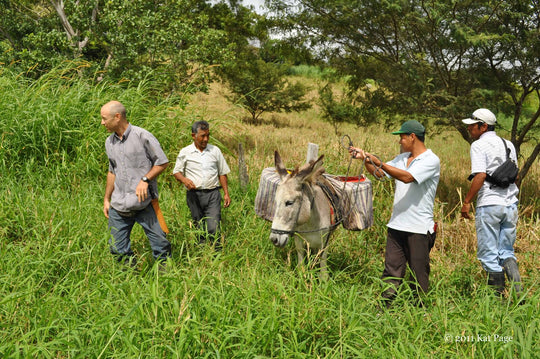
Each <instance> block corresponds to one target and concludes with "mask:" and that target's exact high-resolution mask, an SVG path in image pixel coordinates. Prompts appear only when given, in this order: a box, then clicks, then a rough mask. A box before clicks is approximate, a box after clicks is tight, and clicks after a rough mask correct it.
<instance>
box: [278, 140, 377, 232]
mask: <svg viewBox="0 0 540 359" xmlns="http://www.w3.org/2000/svg"><path fill="white" fill-rule="evenodd" d="M344 139H347V140H348V143H347V145H348V146H347V145H345V144H344V142H343V140H344ZM340 142H341V146H342V147H344V148H345V149H347V150H349V148H350V147H354V145H353V142H352V140H351V137H350V136H349V135H343V136H341V140H340ZM372 156H373V157H375V158H376V159H377V160H378V161H379V163H380V165H379V166H377V165H375V163H373V161H372V160H371V159H370V158H369V157H366V158H364V160H363V161H362V165H361V166H360V172H359V174H358V180H359V181H358V182H357V183H356V187H358V186H359V185H360V178H362V177H364V168H365V166H366V161H369V163H370V164H372V165H373V167H375V170H374V171H373V176H374V177H375V178H376V179H377V180H378V181H381V182H384V181H386V180H387V179H388V178H387V177H386V174H385V172H384V171H383V169H382V166H383V162H382V161H381V159H380V158H379V157H378V156H376V155H373V154H372ZM353 159H354V153H353V154H352V155H351V157H350V159H349V164H348V165H347V172H346V174H345V181H343V188H342V190H341V193H342V195H341V198H340V199H339V203H338V208H337V209H336V210H338V211H340V212H341V208H342V207H343V199H344V197H345V196H346V192H345V188H346V187H347V179H348V178H349V173H350V170H351V165H352V161H353ZM379 176H380V177H379ZM320 187H321V189H322V186H320ZM323 192H325V191H324V189H323ZM326 196H327V197H328V195H326ZM314 197H315V196H313V197H312V198H311V201H312V202H313V200H314ZM356 200H357V198H356V196H355V198H354V203H352V205H351V209H350V210H349V213H347V215H344V214H343V213H340V219H339V221H337V222H336V223H334V224H332V225H331V226H329V227H324V228H319V229H314V230H311V231H295V230H291V231H286V230H281V229H273V228H271V229H270V232H272V233H275V234H289V235H293V234H295V233H315V232H322V231H332V230H334V229H335V228H337V226H339V225H340V224H341V222H343V220H344V219H345V217H346V216H348V215H349V214H350V212H352V208H354V207H355V206H356ZM327 237H328V238H329V237H330V232H329V233H328V235H327ZM328 238H327V239H328Z"/></svg>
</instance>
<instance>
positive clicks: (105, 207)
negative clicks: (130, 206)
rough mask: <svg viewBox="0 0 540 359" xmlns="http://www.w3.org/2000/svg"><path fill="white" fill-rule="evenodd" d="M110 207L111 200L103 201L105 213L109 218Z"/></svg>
mask: <svg viewBox="0 0 540 359" xmlns="http://www.w3.org/2000/svg"><path fill="white" fill-rule="evenodd" d="M109 208H111V202H110V201H109V200H107V199H106V200H105V201H103V214H104V215H105V217H107V219H108V218H109Z"/></svg>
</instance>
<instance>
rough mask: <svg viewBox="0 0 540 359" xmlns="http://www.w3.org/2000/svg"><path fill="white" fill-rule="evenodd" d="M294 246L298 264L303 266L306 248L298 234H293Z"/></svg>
mask: <svg viewBox="0 0 540 359" xmlns="http://www.w3.org/2000/svg"><path fill="white" fill-rule="evenodd" d="M294 246H295V247H296V254H297V255H298V265H299V266H303V265H304V255H305V253H306V249H305V247H304V240H303V239H302V238H300V237H298V235H296V236H294Z"/></svg>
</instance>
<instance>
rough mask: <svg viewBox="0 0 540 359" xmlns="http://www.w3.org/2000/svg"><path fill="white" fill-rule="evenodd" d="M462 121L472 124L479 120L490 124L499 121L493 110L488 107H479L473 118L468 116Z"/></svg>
mask: <svg viewBox="0 0 540 359" xmlns="http://www.w3.org/2000/svg"><path fill="white" fill-rule="evenodd" d="M462 121H463V123H465V124H467V125H471V124H473V123H477V122H484V123H487V124H488V125H494V124H496V123H497V118H496V117H495V115H494V114H493V112H491V111H490V110H488V109H487V108H479V109H478V110H476V111H474V112H473V113H472V116H471V118H466V119H464V120H462Z"/></svg>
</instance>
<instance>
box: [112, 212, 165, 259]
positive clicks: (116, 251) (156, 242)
mask: <svg viewBox="0 0 540 359" xmlns="http://www.w3.org/2000/svg"><path fill="white" fill-rule="evenodd" d="M121 213H123V212H118V211H117V210H115V209H114V208H112V207H111V208H110V209H109V229H110V230H111V238H110V240H109V243H110V250H111V253H112V254H113V255H116V256H118V260H119V261H122V260H124V259H125V258H128V257H131V256H133V251H132V250H131V240H130V235H131V230H132V229H133V226H134V225H135V223H139V224H140V225H141V227H142V228H143V229H144V233H145V234H146V236H147V237H148V240H149V241H150V246H151V247H152V254H153V256H154V258H155V259H166V258H167V257H169V256H170V255H171V243H170V242H169V241H168V240H167V235H166V234H165V232H163V230H162V229H161V227H160V225H159V221H158V219H157V217H156V212H155V211H154V208H153V207H152V205H149V206H148V207H146V208H144V209H142V210H140V211H134V212H131V213H130V214H129V215H126V214H123V215H122V214H121Z"/></svg>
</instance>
